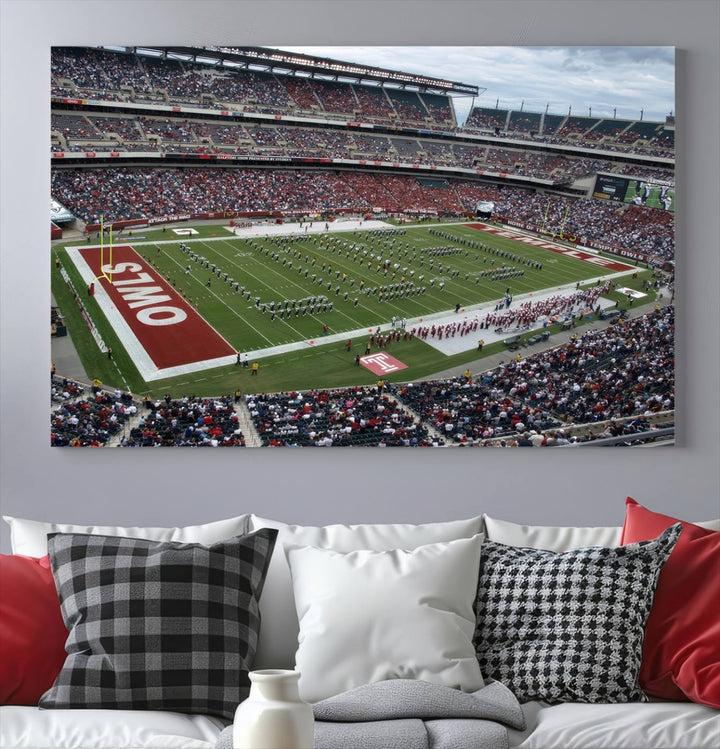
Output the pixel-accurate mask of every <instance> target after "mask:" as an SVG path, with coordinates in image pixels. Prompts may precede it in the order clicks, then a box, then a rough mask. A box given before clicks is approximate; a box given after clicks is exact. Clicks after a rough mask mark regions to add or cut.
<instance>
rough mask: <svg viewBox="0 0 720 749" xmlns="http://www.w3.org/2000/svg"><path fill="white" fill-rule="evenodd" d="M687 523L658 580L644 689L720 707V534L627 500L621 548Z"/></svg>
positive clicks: (642, 672) (655, 694)
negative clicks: (678, 523) (623, 545)
mask: <svg viewBox="0 0 720 749" xmlns="http://www.w3.org/2000/svg"><path fill="white" fill-rule="evenodd" d="M677 522H681V523H682V527H683V530H682V533H681V534H680V539H679V541H678V542H677V545H676V546H675V548H674V549H673V551H672V553H671V554H670V557H669V559H668V560H667V562H666V563H665V566H664V567H663V570H662V572H661V573H660V577H659V579H658V584H657V590H656V591H655V600H654V602H653V607H652V611H651V612H650V616H649V618H648V622H647V626H646V628H645V640H644V643H643V658H642V665H641V667H640V686H641V687H642V688H643V689H644V690H645V691H646V692H647V694H649V695H651V696H652V697H660V698H662V699H666V700H688V699H689V700H692V701H693V702H699V703H700V704H703V705H709V706H710V707H715V708H720V597H719V596H718V580H719V579H720V532H718V531H711V530H707V529H705V528H701V527H700V526H698V525H693V524H692V523H686V522H683V521H678V520H676V519H675V518H672V517H669V516H668V515H660V514H658V513H656V512H651V511H650V510H647V509H645V508H644V507H643V506H642V505H640V504H638V503H637V502H636V501H635V500H634V499H631V498H630V497H628V498H627V501H626V515H625V525H624V526H623V532H622V538H621V541H620V543H621V544H630V543H634V542H636V541H647V540H649V539H652V538H655V537H656V536H658V535H659V534H660V533H662V531H664V530H665V528H668V527H669V526H671V525H673V524H674V523H677Z"/></svg>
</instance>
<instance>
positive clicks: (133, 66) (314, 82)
mask: <svg viewBox="0 0 720 749" xmlns="http://www.w3.org/2000/svg"><path fill="white" fill-rule="evenodd" d="M51 65H52V67H51V70H52V93H53V96H57V97H68V96H69V97H78V96H80V97H82V98H88V99H95V100H97V99H104V100H109V101H133V102H136V103H143V102H147V103H153V104H164V105H168V106H171V105H174V104H190V105H192V106H194V107H201V108H209V109H221V108H233V109H238V110H242V111H246V112H260V113H267V114H280V115H288V114H305V115H306V116H307V115H312V116H314V117H318V116H320V117H323V118H325V119H328V120H332V119H346V120H347V119H352V120H353V121H358V120H359V121H364V122H368V123H372V124H383V125H388V126H396V125H397V124H398V123H399V122H402V123H404V124H409V125H411V126H415V127H418V128H420V129H424V130H435V131H443V132H458V131H466V132H471V133H472V132H477V131H484V132H486V133H489V134H490V135H492V134H494V135H496V136H498V137H512V138H520V139H532V140H536V139H537V140H539V141H541V142H546V143H560V144H574V145H579V146H582V147H585V148H600V149H604V150H616V151H623V152H630V153H645V154H650V155H656V156H672V155H674V131H673V130H672V129H666V128H665V127H664V126H663V125H661V123H648V122H642V121H639V122H637V121H631V120H627V121H625V120H622V121H620V120H615V119H614V118H612V119H611V118H597V117H595V118H593V117H579V116H570V115H568V116H562V115H551V114H545V115H541V114H539V113H530V112H522V111H511V110H504V109H493V108H489V107H480V106H476V107H474V108H473V109H472V110H471V112H470V114H469V116H468V117H467V119H466V122H465V123H464V125H462V127H458V123H457V122H456V119H455V116H454V113H453V108H452V105H451V101H450V99H449V97H446V96H441V95H439V94H430V93H416V92H414V91H408V90H401V89H395V88H384V87H379V86H372V85H364V84H363V85H361V84H357V83H350V82H339V81H326V80H322V79H318V78H298V77H295V76H293V75H283V74H279V73H270V72H262V71H257V70H251V69H237V68H233V69H230V68H227V67H222V66H219V67H217V68H215V67H213V66H210V65H204V64H200V63H194V62H190V61H179V60H174V59H159V58H153V57H150V56H148V55H138V54H130V53H122V52H115V51H110V50H100V49H89V48H88V49H83V48H79V47H66V48H63V47H54V48H53V50H52V54H51Z"/></svg>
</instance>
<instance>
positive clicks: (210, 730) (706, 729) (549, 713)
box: [0, 515, 720, 749]
mask: <svg viewBox="0 0 720 749" xmlns="http://www.w3.org/2000/svg"><path fill="white" fill-rule="evenodd" d="M5 519H6V521H7V522H9V523H10V525H11V532H12V544H13V552H14V553H16V554H22V555H26V556H31V557H39V556H42V555H43V554H44V553H45V551H46V548H47V540H46V536H47V533H54V532H61V533H92V534H105V535H126V536H129V537H137V538H151V539H155V540H166V541H184V542H195V543H203V544H212V543H214V542H216V541H218V540H220V539H223V538H226V537H228V536H230V535H234V534H242V533H246V532H252V531H254V530H257V529H259V528H275V529H277V530H278V537H277V541H276V545H275V550H274V553H273V556H272V559H271V562H270V566H269V569H268V572H267V578H266V581H265V586H264V589H263V592H262V595H261V598H260V611H261V615H262V623H261V627H260V638H259V644H258V650H257V653H256V656H255V662H254V666H253V667H254V668H293V667H294V665H295V654H296V650H297V648H298V631H299V628H300V625H299V623H298V615H297V612H296V609H295V604H294V596H293V581H292V580H291V577H290V571H289V569H288V561H287V556H286V554H285V551H284V549H285V547H286V546H291V547H308V546H309V547H315V548H321V549H333V550H335V551H337V552H341V553H347V552H354V551H356V550H363V549H372V550H376V551H385V550H391V549H415V548H417V547H420V546H423V545H427V544H434V543H446V542H451V541H453V540H455V539H464V538H470V537H473V536H474V535H475V534H484V537H485V538H487V539H489V540H491V541H496V542H499V543H502V544H507V545H511V546H518V547H532V548H538V549H543V548H544V549H548V550H551V551H555V552H565V551H568V550H571V549H578V548H585V547H597V546H600V547H616V546H618V544H619V543H620V534H621V528H620V527H608V528H557V527H538V526H521V525H516V524H514V523H509V522H506V521H501V520H497V519H494V518H490V517H487V516H482V517H480V516H479V517H476V518H471V519H469V520H463V521H457V522H454V523H452V522H451V523H431V524H425V525H416V526H412V525H364V526H326V527H303V526H290V525H287V524H284V523H281V522H276V521H272V520H268V519H265V518H262V517H259V516H255V515H253V516H241V517H238V518H232V519H229V520H226V521H220V522H218V523H210V524H208V525H205V526H195V527H193V528H184V529H177V528H176V529H157V528H151V529H148V528H117V527H108V526H102V527H101V526H77V525H60V524H52V523H42V522H37V521H29V520H22V519H18V518H5ZM702 525H704V527H707V528H711V529H713V530H720V521H710V522H707V523H703V524H702ZM522 708H523V712H524V715H525V719H526V728H525V730H523V731H518V730H512V729H511V730H509V732H508V734H509V746H510V747H512V748H513V749H604V748H605V747H607V748H608V749H625V748H627V749H646V748H647V749H705V748H707V749H717V747H718V746H720V711H718V710H715V709H713V708H710V707H705V706H702V705H699V704H694V703H692V702H661V701H650V702H632V703H619V704H609V703H607V704H584V703H579V702H573V703H570V702H565V703H561V704H552V705H550V704H547V703H544V702H538V701H529V702H526V703H524V704H523V706H522ZM227 724H228V721H227V720H223V719H222V718H219V717H213V716H206V715H191V714H184V713H176V712H165V711H161V710H152V711H150V710H148V711H138V710H106V709H92V710H91V709H70V710H67V709H49V710H42V709H38V708H37V707H35V706H28V705H3V706H2V707H0V749H20V748H21V747H22V748H23V749H150V747H155V748H161V747H163V748H165V749H213V747H214V744H215V741H216V739H217V737H218V735H219V733H220V731H221V730H222V729H223V728H224V727H225V726H226V725H227ZM358 749H362V747H358Z"/></svg>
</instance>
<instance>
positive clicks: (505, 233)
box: [465, 224, 635, 272]
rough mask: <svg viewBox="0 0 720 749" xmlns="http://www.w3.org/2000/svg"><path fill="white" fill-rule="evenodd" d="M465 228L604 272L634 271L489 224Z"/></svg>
mask: <svg viewBox="0 0 720 749" xmlns="http://www.w3.org/2000/svg"><path fill="white" fill-rule="evenodd" d="M465 226H468V227H470V228H471V229H480V231H486V232H487V233H488V234H495V235H496V236H498V237H507V238H508V239H514V240H515V241H516V242H524V243H525V244H529V245H532V246H533V247H541V248H542V249H543V250H550V252H557V253H558V255H565V256H566V257H571V258H574V259H575V260H582V261H583V262H586V263H591V264H592V265H596V266H597V267H599V268H604V269H605V270H611V271H615V272H619V271H625V270H635V266H633V265H628V264H627V263H621V262H618V261H617V260H610V259H608V258H606V257H602V256H600V255H595V254H593V253H592V252H585V251H584V250H577V249H575V248H574V247H565V246H564V245H561V244H555V243H554V242H548V241H547V240H545V239H540V238H538V237H533V236H531V235H530V234H523V233H522V232H518V231H513V230H512V229H500V228H498V227H497V226H490V225H489V224H465Z"/></svg>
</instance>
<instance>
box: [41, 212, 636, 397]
mask: <svg viewBox="0 0 720 749" xmlns="http://www.w3.org/2000/svg"><path fill="white" fill-rule="evenodd" d="M433 228H434V229H436V230H438V231H442V232H443V233H446V234H451V235H452V237H453V239H447V238H445V237H441V236H437V235H435V234H433V233H431V231H430V230H429V228H428V227H427V226H413V227H407V228H405V229H402V230H400V231H401V232H402V233H398V234H382V233H377V232H363V231H356V232H351V231H348V232H336V233H330V234H321V235H302V234H300V235H295V237H282V238H256V239H252V240H250V241H248V240H245V239H239V238H238V237H235V236H233V235H232V234H230V233H229V232H227V231H226V230H225V229H224V228H222V227H220V226H203V227H197V230H198V232H199V234H198V235H196V236H194V237H187V238H183V237H177V238H176V237H175V236H174V235H173V234H172V233H171V232H170V231H161V230H153V231H141V232H136V234H135V235H134V236H129V235H124V236H123V238H122V239H121V240H118V243H119V242H120V241H121V242H122V243H124V244H126V243H130V244H132V246H133V247H134V249H135V250H136V251H137V252H139V253H140V254H142V255H143V256H144V257H145V258H146V259H147V260H149V261H152V263H153V265H154V267H155V268H156V269H157V270H158V271H159V272H161V273H162V274H163V275H164V276H165V277H166V278H167V279H168V280H170V281H171V282H174V285H175V288H176V289H177V290H178V291H181V292H182V293H183V294H184V295H185V297H186V298H187V299H189V300H192V304H193V305H195V303H197V305H198V311H199V312H200V314H201V315H202V316H203V317H204V318H205V319H206V320H207V321H208V322H209V323H210V324H211V325H212V326H213V327H214V328H215V329H216V330H218V332H220V333H221V335H223V336H224V337H225V338H226V339H227V340H228V341H229V342H230V343H231V344H232V345H233V346H234V347H235V348H236V349H242V350H243V351H249V352H252V351H254V350H258V349H267V348H269V347H272V346H278V345H282V344H287V343H291V342H296V341H308V340H315V341H316V344H322V331H323V326H324V325H327V326H328V328H329V331H328V332H329V333H330V334H334V333H337V334H345V333H347V334H348V336H350V333H351V332H352V334H353V335H352V340H353V347H352V348H351V350H350V351H347V350H346V340H345V338H343V340H342V342H335V343H332V344H327V345H315V346H314V347H309V346H308V347H303V348H300V349H299V350H296V351H291V352H288V353H285V354H282V355H279V356H270V357H266V358H263V359H261V360H260V374H259V376H258V377H257V378H252V380H251V379H250V377H249V371H248V370H245V369H243V368H241V367H236V366H234V365H233V366H226V367H219V368H216V369H213V370H207V371H204V372H200V373H197V374H195V375H186V376H179V377H176V378H173V379H169V380H160V381H156V382H153V383H149V384H148V383H145V382H144V381H143V380H142V378H141V377H140V376H139V374H138V372H137V370H136V369H135V367H134V365H133V364H132V362H131V361H130V358H129V357H128V356H127V354H126V352H124V350H123V349H122V345H121V344H120V342H119V340H118V339H117V337H116V336H115V334H114V332H113V331H112V329H111V327H110V326H109V324H108V323H107V321H106V320H105V318H104V315H103V314H102V313H101V312H100V310H99V308H98V307H97V305H96V303H95V302H94V300H92V299H88V300H85V301H86V304H87V306H88V311H89V312H90V314H91V316H92V317H93V319H94V320H95V321H96V324H97V325H98V328H99V330H100V333H101V335H102V336H103V338H104V339H105V340H106V342H107V343H108V344H109V345H110V346H112V348H113V360H112V361H108V360H107V357H105V356H104V355H102V354H101V353H100V352H99V350H98V348H97V345H96V344H95V342H94V340H93V339H92V337H91V336H90V335H89V333H88V329H87V325H86V324H85V323H84V321H83V320H82V318H81V317H80V314H79V311H78V310H77V306H76V305H75V303H74V301H73V300H72V297H71V294H70V292H69V290H68V288H67V286H66V285H65V283H64V282H63V281H62V279H61V278H60V274H59V271H58V269H57V268H56V267H55V265H54V264H53V272H52V282H53V283H52V288H53V293H54V294H55V297H56V299H57V300H58V304H59V305H60V307H61V310H62V313H63V314H64V315H65V317H66V322H67V325H68V329H69V330H70V333H71V335H72V337H73V341H74V342H75V345H76V348H77V349H78V353H79V354H80V358H81V360H82V362H83V365H84V367H85V369H86V371H87V373H88V376H89V377H99V378H100V379H101V380H102V381H103V382H105V383H106V384H112V385H117V386H118V387H121V388H125V389H130V390H132V391H133V392H134V393H136V394H137V393H145V392H150V393H152V394H154V395H162V394H165V393H170V394H172V395H173V396H178V395H184V394H197V395H212V394H223V393H229V392H234V391H235V390H236V389H240V390H244V391H245V390H246V391H248V392H252V391H253V389H254V390H263V391H273V390H285V389H295V388H297V389H306V388H311V387H333V386H349V385H354V384H358V385H360V384H369V383H372V382H374V381H375V380H376V379H377V377H376V376H374V375H373V374H372V373H371V372H369V371H368V370H366V369H364V368H362V367H356V366H354V356H355V354H356V353H364V345H365V342H366V341H367V340H368V337H369V332H368V331H369V330H371V329H373V328H374V327H375V326H377V325H380V324H386V323H388V322H390V319H391V318H392V317H393V316H395V317H397V318H398V319H401V318H407V319H408V320H409V321H410V322H409V324H408V327H410V326H411V324H412V321H414V320H416V319H417V318H419V317H423V316H426V315H429V314H433V313H440V312H444V311H447V312H450V311H452V310H454V308H455V306H456V305H457V304H460V305H461V307H468V306H471V305H477V304H481V303H490V302H493V301H497V300H499V299H500V298H501V297H502V296H503V294H504V293H505V291H506V289H508V288H509V289H510V292H511V293H512V294H513V295H515V296H517V295H520V294H525V293H528V292H533V291H536V290H539V289H548V288H554V287H557V286H560V285H562V284H568V283H573V282H578V281H583V280H584V279H587V278H596V277H598V276H600V275H602V270H601V269H599V268H597V267H596V266H593V265H591V264H588V263H585V262H582V261H579V260H576V259H573V258H569V257H565V256H563V255H560V254H556V253H553V252H549V251H547V250H545V249H542V248H537V247H533V246H529V245H526V244H523V243H519V242H517V241H515V240H512V239H508V238H504V237H498V236H494V235H490V234H487V233H485V232H481V231H478V230H477V229H473V228H470V227H464V226H461V225H438V226H436V227H433ZM453 240H456V241H453ZM460 240H469V241H474V242H479V243H483V244H484V245H487V247H488V248H489V249H484V248H473V247H470V246H468V245H467V244H463V243H462V242H461V241H460ZM181 242H184V243H185V244H186V245H187V248H188V250H186V251H183V250H182V249H181V247H180V243H181ZM68 244H73V243H68ZM74 244H77V242H76V243H74ZM442 248H452V250H453V251H452V252H451V253H449V254H442ZM391 252H392V255H391V254H390V253H391ZM503 252H504V253H508V254H507V255H505V256H503V255H502V254H501V253H503ZM53 255H54V256H55V255H57V257H59V258H60V260H61V262H62V264H63V266H64V267H65V268H66V270H67V271H68V273H69V274H70V277H71V279H73V281H74V282H75V283H76V285H77V288H82V287H83V282H82V280H81V279H80V277H79V274H78V273H77V271H76V270H75V268H74V266H73V264H72V263H71V262H70V261H69V259H68V257H67V255H66V254H65V252H64V250H63V249H62V247H59V246H55V247H54V248H53ZM193 255H194V256H195V257H193ZM201 258H202V259H201ZM431 261H432V262H431ZM533 263H540V264H542V268H538V267H536V266H535V265H533ZM503 264H504V265H505V266H506V269H507V273H508V276H509V277H507V278H503V279H498V280H492V271H493V269H495V270H497V269H498V268H499V267H500V266H502V265H503ZM213 265H214V266H215V271H214V272H213V271H212V266H213ZM323 266H324V267H323ZM188 269H189V272H186V271H188ZM218 271H219V275H218ZM521 271H522V274H521ZM226 273H227V274H228V279H230V278H232V279H233V280H234V281H235V282H237V284H238V290H237V291H236V290H235V284H234V283H233V284H230V283H229V282H227V281H225V280H224V276H225V274H226ZM313 275H314V276H315V280H314V281H313V278H312V277H313ZM648 276H649V272H648V271H641V272H640V274H639V276H638V278H637V279H631V278H630V277H628V276H624V277H623V279H622V285H624V286H628V287H635V288H640V287H641V284H642V280H643V279H644V278H646V277H648ZM421 277H423V278H421ZM320 279H322V282H321V281H320ZM208 281H210V285H209V286H208ZM443 283H444V288H443V289H441V288H440V285H441V284H443ZM393 284H394V288H393V287H392V285H393ZM400 284H405V286H404V287H402V291H400V288H401V287H400ZM423 286H424V287H425V292H424V293H418V292H417V291H416V289H418V288H422V287H423ZM242 287H245V293H241V292H240V291H239V289H240V288H242ZM381 287H385V291H384V293H383V295H382V297H383V299H384V301H380V293H379V292H380V289H381ZM373 290H375V291H373ZM391 293H392V296H393V298H392V299H390V298H389V297H390V294H391ZM346 294H347V298H346ZM321 296H324V297H326V298H327V300H328V303H329V302H332V303H333V309H332V311H330V310H329V309H327V308H326V309H325V311H323V309H322V306H321V305H322V304H323V303H324V302H322V301H321V300H320V299H319V297H321ZM611 296H612V295H611ZM258 297H259V298H260V303H259V305H258V304H257V302H256V300H257V298H258ZM313 297H315V302H313V301H312V299H313ZM618 298H620V297H619V296H618ZM355 300H357V303H356V301H355ZM271 302H273V303H274V306H275V311H276V313H275V317H274V319H272V312H271V309H270V303H271ZM286 302H287V304H286ZM293 303H294V304H293ZM262 305H265V311H264V312H263V311H262ZM313 305H314V306H315V310H314V311H313V310H312V307H313ZM303 307H305V309H306V311H305V313H304V314H303V313H302V311H300V312H298V313H297V314H296V310H298V309H300V310H302V308H303ZM280 309H283V310H286V309H291V310H292V311H290V312H288V313H285V312H284V313H283V315H282V317H281V316H280V314H279V310H280ZM359 330H363V331H364V332H363V335H362V336H360V337H358V336H357V331H359ZM499 349H502V344H494V345H493V346H487V347H486V348H485V349H484V351H483V354H485V355H489V354H492V353H494V352H495V351H497V350H499ZM389 353H390V354H392V355H394V356H396V357H398V358H400V359H401V360H402V361H403V362H404V363H405V364H407V365H408V368H407V369H405V370H403V371H402V379H403V380H411V379H416V378H419V377H423V376H427V375H429V374H432V373H434V372H438V371H441V370H443V369H446V368H449V367H452V366H455V365H458V364H464V363H466V362H470V361H475V360H476V359H477V358H478V355H477V352H476V351H474V350H472V351H468V352H465V353H463V354H457V355H455V356H451V357H448V356H445V355H443V354H441V353H440V352H438V351H436V350H435V349H433V348H432V347H430V346H429V345H427V344H425V343H423V342H422V341H419V340H412V341H401V342H396V343H395V344H393V348H391V349H390V350H389ZM60 374H62V373H60Z"/></svg>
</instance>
